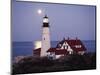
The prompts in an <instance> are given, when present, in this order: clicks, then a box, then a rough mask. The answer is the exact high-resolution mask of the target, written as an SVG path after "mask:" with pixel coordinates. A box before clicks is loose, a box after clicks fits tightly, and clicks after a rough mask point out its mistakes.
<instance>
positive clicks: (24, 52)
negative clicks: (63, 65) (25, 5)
mask: <svg viewBox="0 0 100 75" xmlns="http://www.w3.org/2000/svg"><path fill="white" fill-rule="evenodd" d="M82 42H83V44H84V45H85V47H86V49H87V52H95V51H96V42H95V41H94V40H92V41H90V40H89V41H82ZM57 43H58V41H52V42H51V46H52V47H56V45H57ZM33 49H34V45H33V42H12V50H11V51H12V57H13V58H14V57H16V56H31V55H33Z"/></svg>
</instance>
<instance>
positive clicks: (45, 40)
mask: <svg viewBox="0 0 100 75" xmlns="http://www.w3.org/2000/svg"><path fill="white" fill-rule="evenodd" d="M49 48H50V26H49V19H48V17H47V15H45V16H44V17H43V25H42V47H41V53H40V56H41V57H43V56H47V51H48V49H49Z"/></svg>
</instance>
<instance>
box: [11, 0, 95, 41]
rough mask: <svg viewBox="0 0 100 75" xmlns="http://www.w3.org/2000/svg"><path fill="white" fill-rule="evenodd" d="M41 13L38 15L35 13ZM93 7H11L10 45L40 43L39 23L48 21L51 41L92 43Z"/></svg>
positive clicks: (18, 4)
mask: <svg viewBox="0 0 100 75" xmlns="http://www.w3.org/2000/svg"><path fill="white" fill-rule="evenodd" d="M38 9H41V10H42V13H41V14H38V13H37V10H38ZM95 11H96V7H95V6H87V5H85V6H84V5H69V4H49V3H35V2H16V1H13V3H12V41H35V40H41V35H42V24H43V23H42V20H43V17H44V15H45V14H47V16H48V17H49V22H50V34H51V40H52V41H54V40H62V39H63V37H66V38H68V37H70V38H76V37H78V38H79V39H81V40H95V24H96V21H95V17H96V12H95Z"/></svg>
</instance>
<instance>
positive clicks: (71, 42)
mask: <svg viewBox="0 0 100 75" xmlns="http://www.w3.org/2000/svg"><path fill="white" fill-rule="evenodd" d="M64 42H67V43H68V45H69V46H70V47H71V48H72V49H73V50H74V51H85V50H86V48H85V46H84V45H83V43H82V42H81V41H80V40H79V39H76V40H62V41H61V42H59V43H58V44H57V46H56V48H61V47H60V46H59V44H61V46H62V45H63V43H64ZM79 45H80V46H81V47H76V46H79Z"/></svg>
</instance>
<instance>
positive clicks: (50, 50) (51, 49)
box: [47, 48, 68, 55]
mask: <svg viewBox="0 0 100 75" xmlns="http://www.w3.org/2000/svg"><path fill="white" fill-rule="evenodd" d="M47 52H54V53H55V54H56V55H61V54H64V55H66V54H67V53H68V52H67V50H65V49H57V48H50V49H49V50H48V51H47Z"/></svg>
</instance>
